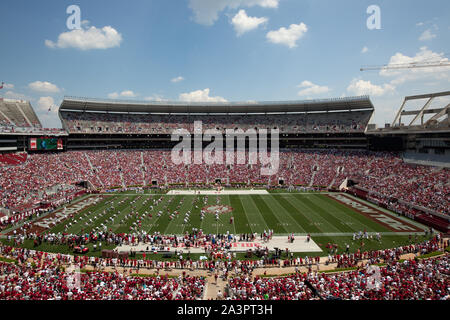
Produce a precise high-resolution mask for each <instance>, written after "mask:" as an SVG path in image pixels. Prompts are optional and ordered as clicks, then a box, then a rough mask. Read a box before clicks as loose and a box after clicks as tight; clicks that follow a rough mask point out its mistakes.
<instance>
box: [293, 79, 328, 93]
mask: <svg viewBox="0 0 450 320" xmlns="http://www.w3.org/2000/svg"><path fill="white" fill-rule="evenodd" d="M297 87H298V88H304V89H302V90H300V91H299V92H298V95H299V96H309V95H317V94H322V93H327V92H329V91H330V88H328V87H327V86H319V85H317V84H314V83H312V82H311V81H306V80H305V81H303V82H302V83H301V84H299V85H298V86H297Z"/></svg>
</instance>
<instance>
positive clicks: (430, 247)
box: [0, 235, 450, 300]
mask: <svg viewBox="0 0 450 320" xmlns="http://www.w3.org/2000/svg"><path fill="white" fill-rule="evenodd" d="M444 246H448V243H444V242H443V239H442V238H441V237H440V235H437V236H435V237H433V238H432V239H430V240H428V241H424V242H422V243H419V244H416V245H410V246H404V247H399V248H394V249H386V250H377V251H369V252H364V253H361V255H359V256H355V257H357V260H358V261H359V262H360V265H359V266H358V268H357V269H356V270H352V271H350V272H343V273H335V274H326V273H319V272H318V271H317V272H314V271H312V269H311V265H312V264H315V263H318V259H316V258H308V257H306V258H304V259H302V262H303V265H309V271H308V272H307V273H300V272H299V271H298V270H296V274H295V275H292V276H284V277H278V278H266V277H259V276H256V277H254V278H253V277H252V272H253V271H254V269H255V268H258V267H270V266H276V267H288V266H292V265H293V264H291V263H286V261H284V262H283V261H282V260H277V261H273V262H272V263H269V264H264V263H263V262H262V261H258V260H248V261H245V260H243V261H240V260H227V259H215V260H206V261H205V260H200V261H192V260H187V259H186V260H182V261H158V260H150V259H146V258H145V257H144V258H143V259H132V258H126V259H117V258H99V257H88V256H71V255H65V254H61V253H57V254H52V253H45V252H41V251H36V250H30V249H25V248H16V247H10V246H7V245H0V256H2V257H4V259H3V260H4V262H0V275H1V276H0V299H6V300H12V299H29V300H40V299H55V300H65V299H72V300H78V299H107V300H114V299H168V300H172V299H183V300H186V299H200V298H202V295H203V292H204V286H205V279H204V278H203V277H191V276H187V273H186V271H183V273H182V275H180V276H179V277H177V278H173V277H167V276H159V274H160V270H166V271H170V270H171V269H172V268H180V269H191V270H195V269H202V270H207V271H210V272H211V274H216V275H219V274H220V273H222V275H221V277H223V278H224V279H225V280H228V288H229V290H227V292H228V294H226V296H225V298H228V299H238V300H239V299H250V300H259V299H261V300H262V299H266V300H268V299H271V300H279V299H318V297H319V295H320V296H321V297H323V298H330V297H332V298H334V299H354V300H360V299H386V300H395V299H449V298H450V282H449V279H448V276H449V275H450V264H449V260H448V254H447V255H444V256H441V257H438V258H434V259H428V260H427V259H409V260H406V261H401V260H399V258H400V256H401V255H402V254H404V253H411V252H412V253H415V254H416V258H417V254H421V255H422V254H426V253H429V252H435V251H436V250H438V249H440V248H442V247H444ZM342 256H344V255H342ZM342 256H338V255H336V256H335V257H336V259H337V261H339V259H340V258H341V257H342ZM347 257H351V255H347ZM333 259H335V258H333ZM294 261H299V260H298V259H294ZM12 262H14V263H12ZM291 262H292V261H291ZM334 262H336V261H334ZM380 262H383V263H385V264H387V265H386V266H382V267H381V268H379V269H378V271H379V272H378V271H376V269H375V270H374V269H373V268H372V269H370V268H368V266H369V265H373V264H375V263H380ZM294 265H295V264H294ZM68 266H71V267H77V268H79V269H81V270H85V272H83V273H81V274H80V276H79V278H78V279H77V278H75V275H74V273H73V271H71V270H73V268H72V269H71V268H68ZM88 266H91V268H88ZM338 267H342V265H339V264H338ZM106 268H108V271H109V272H106ZM120 268H122V270H120ZM143 268H147V269H156V274H157V276H156V277H142V276H141V277H138V276H135V275H134V273H133V272H136V274H139V270H140V269H143ZM88 270H89V271H88ZM373 271H376V272H378V273H376V272H375V273H374V272H373ZM232 274H234V276H232ZM375 276H378V278H375ZM311 285H312V286H314V288H312V287H311ZM311 288H312V289H311Z"/></svg>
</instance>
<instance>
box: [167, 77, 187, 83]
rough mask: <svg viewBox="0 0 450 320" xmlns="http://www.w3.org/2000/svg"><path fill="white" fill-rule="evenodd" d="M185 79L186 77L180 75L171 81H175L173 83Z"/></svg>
mask: <svg viewBox="0 0 450 320" xmlns="http://www.w3.org/2000/svg"><path fill="white" fill-rule="evenodd" d="M183 80H184V78H183V77H182V76H179V77H176V78H173V79H172V80H170V81H171V82H173V83H177V82H181V81H183Z"/></svg>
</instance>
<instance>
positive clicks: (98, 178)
mask: <svg viewBox="0 0 450 320" xmlns="http://www.w3.org/2000/svg"><path fill="white" fill-rule="evenodd" d="M84 155H85V157H86V160H87V162H88V163H89V166H90V167H91V170H92V172H93V173H94V174H95V177H96V178H97V181H98V182H99V183H100V185H101V186H102V187H104V185H103V182H102V180H100V177H99V176H98V174H97V170H95V168H94V166H93V165H92V162H91V159H89V156H88V154H87V153H85V154H84Z"/></svg>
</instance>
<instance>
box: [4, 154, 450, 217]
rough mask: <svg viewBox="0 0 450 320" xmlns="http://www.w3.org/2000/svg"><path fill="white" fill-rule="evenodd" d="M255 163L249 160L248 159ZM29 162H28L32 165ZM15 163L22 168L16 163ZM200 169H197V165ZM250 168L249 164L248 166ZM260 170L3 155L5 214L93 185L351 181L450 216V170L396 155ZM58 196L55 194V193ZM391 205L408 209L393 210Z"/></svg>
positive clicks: (297, 161) (373, 194)
mask: <svg viewBox="0 0 450 320" xmlns="http://www.w3.org/2000/svg"><path fill="white" fill-rule="evenodd" d="M246 157H248V154H246ZM25 159H26V160H25ZM12 162H17V163H18V164H16V163H12ZM192 163H193V161H192ZM245 163H248V161H246V162H245ZM260 169H261V166H260V164H259V162H258V164H256V165H248V164H242V165H237V164H234V165H231V166H227V165H226V164H222V165H218V164H215V165H211V166H209V165H205V164H201V165H198V164H191V165H184V164H180V165H175V164H173V162H172V160H171V152H170V151H167V150H165V151H162V150H151V151H148V150H146V151H83V152H78V151H73V152H72V151H71V152H66V153H58V154H30V155H28V157H26V158H24V156H20V155H19V156H16V155H7V154H6V155H3V156H2V157H1V158H0V207H6V208H10V209H14V210H18V209H19V208H20V209H21V210H23V209H26V208H29V207H32V206H33V204H34V203H36V202H40V201H51V200H54V199H59V198H62V197H65V196H67V195H68V194H70V193H74V192H77V191H80V190H81V188H80V187H77V186H75V183H77V182H80V181H89V182H90V183H92V185H93V186H95V187H97V188H99V189H105V188H108V187H119V188H121V187H126V186H150V185H154V184H156V185H159V186H161V185H166V184H167V185H176V184H181V185H184V184H186V183H188V184H202V185H204V184H213V183H215V181H216V179H221V182H222V183H223V184H248V183H251V184H261V185H264V186H267V185H271V186H276V185H278V184H279V182H280V181H279V180H283V181H284V184H285V185H293V186H305V187H308V186H316V187H321V188H338V187H339V186H340V184H341V183H342V182H343V181H344V180H345V178H349V179H353V180H355V181H359V185H358V186H359V187H362V188H365V189H367V190H368V191H369V193H368V194H369V197H370V198H373V199H374V200H376V201H378V202H380V203H385V204H386V205H392V206H393V207H394V209H396V208H395V206H403V207H401V208H397V209H399V210H400V211H402V210H403V211H404V213H412V214H414V210H413V209H411V206H410V205H411V204H413V205H418V206H422V207H425V208H428V209H431V210H434V211H436V212H438V213H441V214H447V215H448V214H450V205H449V193H450V183H449V181H450V170H449V169H445V168H444V169H439V168H433V167H428V166H420V165H412V164H407V163H404V162H403V161H402V160H401V158H400V157H399V156H397V155H395V154H391V153H375V152H366V151H337V150H321V151H303V150H297V151H289V152H280V168H279V170H278V173H277V174H276V175H273V176H263V175H261V170H260ZM49 189H52V192H49V191H48V190H49ZM392 198H395V199H400V200H403V201H405V202H407V203H408V204H410V205H408V206H405V205H402V204H400V203H392V204H390V203H389V202H390V201H391V199H392Z"/></svg>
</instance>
